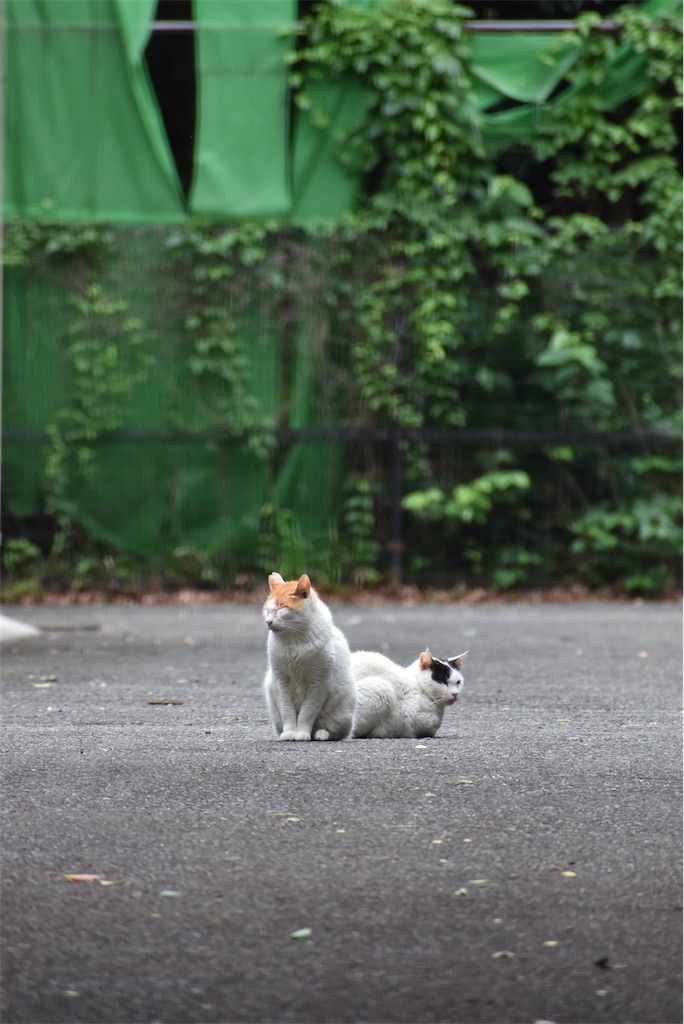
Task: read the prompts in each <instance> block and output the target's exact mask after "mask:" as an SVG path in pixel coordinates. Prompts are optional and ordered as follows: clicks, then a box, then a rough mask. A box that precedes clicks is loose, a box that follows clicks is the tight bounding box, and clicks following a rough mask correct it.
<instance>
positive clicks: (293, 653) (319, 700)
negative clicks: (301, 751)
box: [264, 572, 356, 740]
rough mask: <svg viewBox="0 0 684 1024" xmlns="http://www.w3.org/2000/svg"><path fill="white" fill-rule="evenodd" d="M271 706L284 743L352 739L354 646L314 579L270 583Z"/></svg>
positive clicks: (271, 580)
mask: <svg viewBox="0 0 684 1024" xmlns="http://www.w3.org/2000/svg"><path fill="white" fill-rule="evenodd" d="M268 585H269V587H270V592H269V595H268V597H267V599H266V603H265V604H264V620H265V622H266V625H267V626H268V630H269V632H268V671H267V672H266V678H265V680H264V689H265V691H266V702H267V704H268V710H269V714H270V716H271V721H272V722H273V728H274V729H275V731H276V735H277V736H278V738H279V739H281V740H311V739H314V740H343V739H345V738H346V737H347V736H349V734H350V733H351V729H352V720H353V715H354V706H355V703H356V684H355V682H354V676H353V674H352V668H351V657H350V652H349V645H348V644H347V641H346V639H345V638H344V636H343V634H342V633H341V632H340V630H339V629H338V628H337V626H335V625H334V623H333V620H332V615H331V614H330V609H329V608H328V606H327V605H326V604H325V603H324V602H323V601H322V600H321V598H320V597H319V596H318V594H317V593H316V591H315V590H314V588H313V587H312V586H311V580H310V579H309V577H308V576H300V577H299V579H298V580H290V581H288V582H286V581H285V580H284V579H283V577H282V576H281V575H280V573H277V572H272V573H271V575H270V576H269V577H268Z"/></svg>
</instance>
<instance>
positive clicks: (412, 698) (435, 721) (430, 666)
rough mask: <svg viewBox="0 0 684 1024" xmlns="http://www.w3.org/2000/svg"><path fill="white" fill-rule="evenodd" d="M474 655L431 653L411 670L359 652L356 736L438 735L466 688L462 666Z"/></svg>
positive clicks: (355, 656) (354, 656) (380, 656)
mask: <svg viewBox="0 0 684 1024" xmlns="http://www.w3.org/2000/svg"><path fill="white" fill-rule="evenodd" d="M467 653H468V652H467V651H465V652H464V653H463V654H459V655H457V657H455V658H449V659H448V660H447V661H441V660H440V659H439V658H433V656H432V655H431V654H430V652H429V651H428V650H425V651H423V653H422V654H421V655H420V657H419V658H418V659H417V660H416V661H414V662H413V663H412V664H411V665H409V666H408V667H407V668H402V667H401V666H400V665H396V664H395V663H394V662H393V661H390V659H389V658H386V657H385V655H384V654H373V653H370V652H368V651H355V652H354V653H353V654H352V669H353V672H354V678H355V679H356V689H357V695H356V710H355V712H354V730H353V736H354V737H358V738H365V739H367V738H375V739H388V738H389V737H392V736H395V737H401V736H405V737H406V736H415V737H423V736H434V735H435V733H436V732H437V730H438V729H439V727H440V725H441V724H442V718H443V717H444V708H445V707H448V706H449V705H450V704H453V703H455V701H456V698H457V697H458V693H459V690H460V689H461V687H462V686H463V676H462V675H461V672H460V668H461V662H462V661H463V659H464V658H465V656H466V654H467Z"/></svg>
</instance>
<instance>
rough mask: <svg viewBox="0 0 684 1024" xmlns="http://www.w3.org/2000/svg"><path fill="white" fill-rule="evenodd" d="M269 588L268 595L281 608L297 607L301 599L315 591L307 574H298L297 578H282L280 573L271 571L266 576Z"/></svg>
mask: <svg viewBox="0 0 684 1024" xmlns="http://www.w3.org/2000/svg"><path fill="white" fill-rule="evenodd" d="M268 585H269V587H270V588H271V593H270V595H269V596H270V597H272V598H274V599H275V601H276V604H278V605H280V607H282V608H299V607H300V606H301V603H302V601H304V600H306V598H307V597H308V596H309V594H310V593H312V592H313V593H315V591H314V589H313V587H312V586H311V580H310V579H309V577H308V576H306V575H304V576H300V577H299V579H298V580H284V579H283V577H282V576H281V575H280V573H277V572H272V573H271V575H270V576H269V577H268Z"/></svg>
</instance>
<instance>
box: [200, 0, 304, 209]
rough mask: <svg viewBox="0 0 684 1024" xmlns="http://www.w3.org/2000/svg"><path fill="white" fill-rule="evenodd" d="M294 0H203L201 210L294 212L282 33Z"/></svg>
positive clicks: (285, 46) (286, 42) (292, 13)
mask: <svg viewBox="0 0 684 1024" xmlns="http://www.w3.org/2000/svg"><path fill="white" fill-rule="evenodd" d="M295 17H296V4H295V3H294V2H293V0H250V2H249V3H231V2H226V0H195V18H196V21H197V52H198V57H199V60H198V67H199V101H198V124H197V144H196V149H195V177H194V181H193V186H192V191H191V194H190V207H191V209H192V211H193V212H194V213H204V214H209V215H211V216H214V217H218V218H226V217H228V218H244V217H284V216H286V215H287V214H288V213H289V212H290V208H291V199H290V178H289V170H288V135H289V92H288V86H287V68H286V65H285V56H286V54H287V53H288V52H289V50H290V47H291V45H292V44H291V39H290V38H288V37H286V36H284V35H280V34H279V33H282V31H283V30H284V29H288V28H291V27H292V25H293V23H294V20H295Z"/></svg>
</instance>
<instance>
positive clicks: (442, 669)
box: [430, 656, 451, 686]
mask: <svg viewBox="0 0 684 1024" xmlns="http://www.w3.org/2000/svg"><path fill="white" fill-rule="evenodd" d="M430 675H431V676H432V678H433V679H434V681H435V682H436V683H442V685H443V686H447V685H448V683H449V677H450V676H451V667H450V665H448V664H447V662H446V661H440V660H439V658H435V657H434V656H433V658H432V665H430Z"/></svg>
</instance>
